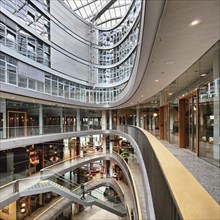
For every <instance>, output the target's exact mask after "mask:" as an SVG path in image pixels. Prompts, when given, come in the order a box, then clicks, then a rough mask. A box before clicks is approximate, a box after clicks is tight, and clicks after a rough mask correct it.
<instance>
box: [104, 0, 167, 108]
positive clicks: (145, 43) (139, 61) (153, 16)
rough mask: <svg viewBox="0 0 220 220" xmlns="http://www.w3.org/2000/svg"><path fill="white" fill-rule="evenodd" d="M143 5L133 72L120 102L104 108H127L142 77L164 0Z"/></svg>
mask: <svg viewBox="0 0 220 220" xmlns="http://www.w3.org/2000/svg"><path fill="white" fill-rule="evenodd" d="M143 4H144V5H143V6H144V9H142V10H143V12H142V18H141V28H140V39H139V40H140V41H139V43H138V49H137V55H136V59H135V65H134V68H133V72H132V74H131V77H130V79H129V81H128V84H127V86H126V87H125V89H124V90H123V91H122V93H121V94H120V100H119V101H117V102H115V103H112V104H109V106H106V107H111V108H116V107H119V108H121V107H122V106H121V105H123V107H128V105H129V103H126V102H128V101H129V99H130V98H131V97H132V96H133V95H134V94H135V92H136V91H137V89H138V87H139V85H140V84H141V82H142V79H143V77H144V74H145V71H146V68H147V65H148V63H149V60H150V56H151V52H152V49H153V46H154V42H155V39H156V35H157V32H158V28H159V24H160V20H161V16H162V14H163V10H164V6H165V0H164V1H144V2H143ZM146 39H147V40H146Z"/></svg>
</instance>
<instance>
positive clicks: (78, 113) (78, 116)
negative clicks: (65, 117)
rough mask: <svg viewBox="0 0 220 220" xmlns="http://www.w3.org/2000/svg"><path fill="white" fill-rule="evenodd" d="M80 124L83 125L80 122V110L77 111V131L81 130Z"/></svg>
mask: <svg viewBox="0 0 220 220" xmlns="http://www.w3.org/2000/svg"><path fill="white" fill-rule="evenodd" d="M80 124H81V122H80V109H77V110H76V131H80V130H81V126H80Z"/></svg>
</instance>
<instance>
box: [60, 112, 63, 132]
mask: <svg viewBox="0 0 220 220" xmlns="http://www.w3.org/2000/svg"><path fill="white" fill-rule="evenodd" d="M60 132H61V133H63V108H60Z"/></svg>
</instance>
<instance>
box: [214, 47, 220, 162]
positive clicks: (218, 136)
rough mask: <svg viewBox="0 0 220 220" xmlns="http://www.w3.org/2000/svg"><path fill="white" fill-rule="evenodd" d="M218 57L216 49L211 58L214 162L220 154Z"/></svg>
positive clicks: (219, 73)
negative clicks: (213, 91)
mask: <svg viewBox="0 0 220 220" xmlns="http://www.w3.org/2000/svg"><path fill="white" fill-rule="evenodd" d="M219 59H220V56H219V49H216V51H215V52H214V58H213V78H214V80H215V81H214V86H215V87H217V88H215V89H214V90H215V91H216V92H215V94H214V100H213V105H214V106H213V109H214V126H213V129H214V130H213V132H214V151H213V154H214V155H213V156H214V159H215V160H219V159H220V155H219V154H220V152H219V146H220V128H219V122H220V117H219V114H220V111H219V108H220V103H219V102H220V100H219V90H220V88H219V84H218V83H217V79H218V80H220V79H219V75H220V71H219V68H220V64H219V63H220V61H219Z"/></svg>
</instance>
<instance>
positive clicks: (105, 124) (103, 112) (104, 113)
mask: <svg viewBox="0 0 220 220" xmlns="http://www.w3.org/2000/svg"><path fill="white" fill-rule="evenodd" d="M106 128H107V119H106V111H105V110H103V111H102V130H106Z"/></svg>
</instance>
